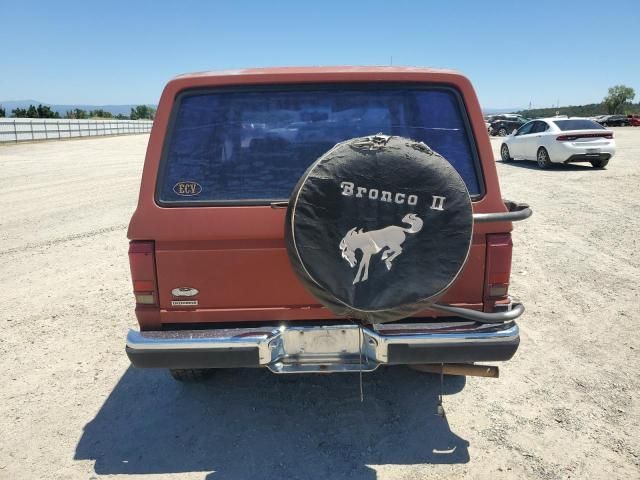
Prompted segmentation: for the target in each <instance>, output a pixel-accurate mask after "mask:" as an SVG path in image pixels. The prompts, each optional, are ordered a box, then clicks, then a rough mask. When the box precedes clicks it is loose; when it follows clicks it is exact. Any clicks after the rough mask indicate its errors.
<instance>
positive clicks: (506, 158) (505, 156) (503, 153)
mask: <svg viewBox="0 0 640 480" xmlns="http://www.w3.org/2000/svg"><path fill="white" fill-rule="evenodd" d="M500 158H502V161H503V162H507V163H508V162H511V161H513V158H511V155H510V154H509V147H507V145H506V144H505V143H503V144H502V146H501V147H500Z"/></svg>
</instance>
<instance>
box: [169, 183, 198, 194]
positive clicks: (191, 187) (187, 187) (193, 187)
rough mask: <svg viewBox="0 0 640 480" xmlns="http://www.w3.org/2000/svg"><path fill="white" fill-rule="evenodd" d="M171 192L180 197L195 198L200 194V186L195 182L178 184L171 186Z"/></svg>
mask: <svg viewBox="0 0 640 480" xmlns="http://www.w3.org/2000/svg"><path fill="white" fill-rule="evenodd" d="M173 191H174V192H175V194H176V195H180V196H181V197H195V196H196V195H200V192H202V186H201V185H200V184H199V183H197V182H178V183H176V184H175V185H174V186H173Z"/></svg>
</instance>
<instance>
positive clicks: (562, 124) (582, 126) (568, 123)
mask: <svg viewBox="0 0 640 480" xmlns="http://www.w3.org/2000/svg"><path fill="white" fill-rule="evenodd" d="M553 123H555V124H556V125H557V126H558V128H559V129H560V130H562V131H563V132H564V131H565V130H594V129H596V130H604V127H603V126H602V125H600V124H599V123H596V122H594V121H593V120H580V119H573V120H572V119H569V120H554V121H553Z"/></svg>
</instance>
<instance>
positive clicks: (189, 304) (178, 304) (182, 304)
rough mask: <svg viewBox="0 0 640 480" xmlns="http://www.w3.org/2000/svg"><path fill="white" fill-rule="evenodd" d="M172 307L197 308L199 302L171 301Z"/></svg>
mask: <svg viewBox="0 0 640 480" xmlns="http://www.w3.org/2000/svg"><path fill="white" fill-rule="evenodd" d="M171 306H172V307H196V306H198V300H171Z"/></svg>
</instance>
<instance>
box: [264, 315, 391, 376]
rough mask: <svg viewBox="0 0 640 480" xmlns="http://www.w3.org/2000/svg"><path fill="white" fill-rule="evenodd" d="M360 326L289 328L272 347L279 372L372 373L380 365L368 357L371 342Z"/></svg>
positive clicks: (276, 369) (272, 366)
mask: <svg viewBox="0 0 640 480" xmlns="http://www.w3.org/2000/svg"><path fill="white" fill-rule="evenodd" d="M371 341H374V340H372V339H371V338H369V337H368V336H366V335H365V334H364V333H363V332H362V330H361V329H360V327H359V326H358V325H337V326H323V327H317V328H314V329H309V328H304V327H301V328H295V327H293V328H288V329H286V330H285V331H283V332H282V333H281V335H279V336H278V337H277V338H274V339H273V340H272V342H271V343H270V344H269V349H270V350H271V357H272V358H276V359H277V360H276V361H275V362H272V363H270V364H269V365H267V367H268V368H269V369H270V370H271V371H273V372H275V373H305V372H309V373H311V372H313V373H331V372H349V371H360V370H362V371H372V370H375V369H376V368H377V367H378V365H379V364H378V363H377V362H375V361H372V360H371V359H370V358H369V356H368V355H367V350H368V348H367V347H369V348H370V347H371V345H369V342H371Z"/></svg>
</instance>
